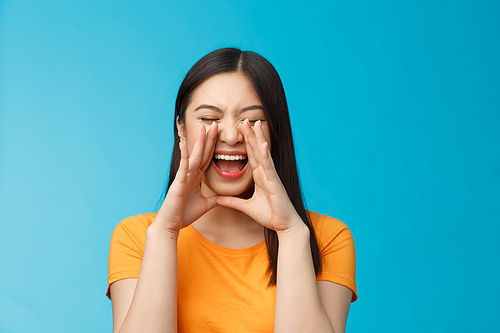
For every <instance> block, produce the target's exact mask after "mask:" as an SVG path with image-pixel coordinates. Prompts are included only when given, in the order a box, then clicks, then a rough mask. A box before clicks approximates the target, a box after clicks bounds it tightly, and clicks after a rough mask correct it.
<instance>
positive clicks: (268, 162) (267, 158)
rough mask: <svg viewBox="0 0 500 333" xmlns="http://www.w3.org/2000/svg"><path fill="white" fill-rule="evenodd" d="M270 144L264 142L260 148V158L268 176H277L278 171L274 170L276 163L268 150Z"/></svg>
mask: <svg viewBox="0 0 500 333" xmlns="http://www.w3.org/2000/svg"><path fill="white" fill-rule="evenodd" d="M268 146H269V144H268V143H267V142H264V143H263V144H262V145H261V146H260V158H261V164H262V166H263V167H264V171H265V173H266V176H268V177H269V176H273V177H274V176H275V175H276V170H275V169H274V163H273V159H272V157H271V152H270V151H269V149H268Z"/></svg>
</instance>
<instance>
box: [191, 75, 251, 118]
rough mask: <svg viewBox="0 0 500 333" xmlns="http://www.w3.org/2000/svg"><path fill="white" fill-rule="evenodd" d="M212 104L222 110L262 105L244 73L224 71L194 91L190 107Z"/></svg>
mask: <svg viewBox="0 0 500 333" xmlns="http://www.w3.org/2000/svg"><path fill="white" fill-rule="evenodd" d="M199 104H210V105H214V106H217V107H219V108H220V109H222V110H226V109H230V108H233V107H245V106H249V105H261V102H260V99H259V96H258V95H257V92H256V91H255V88H254V87H253V84H252V82H251V81H250V79H249V78H248V77H247V76H246V75H245V74H243V73H240V72H235V73H223V74H217V75H214V76H212V77H210V78H208V79H207V80H205V81H204V82H203V83H202V84H201V85H199V86H198V87H197V88H196V89H195V90H194V92H193V97H192V99H191V103H190V104H189V106H188V109H189V108H196V107H197V106H198V105H199Z"/></svg>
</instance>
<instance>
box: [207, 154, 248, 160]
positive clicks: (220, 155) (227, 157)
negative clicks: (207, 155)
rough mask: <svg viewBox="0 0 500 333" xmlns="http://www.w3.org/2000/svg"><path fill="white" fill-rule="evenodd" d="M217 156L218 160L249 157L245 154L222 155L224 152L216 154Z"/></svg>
mask: <svg viewBox="0 0 500 333" xmlns="http://www.w3.org/2000/svg"><path fill="white" fill-rule="evenodd" d="M215 158H216V159H218V160H226V161H235V160H244V159H246V158H247V157H246V156H245V155H222V154H215Z"/></svg>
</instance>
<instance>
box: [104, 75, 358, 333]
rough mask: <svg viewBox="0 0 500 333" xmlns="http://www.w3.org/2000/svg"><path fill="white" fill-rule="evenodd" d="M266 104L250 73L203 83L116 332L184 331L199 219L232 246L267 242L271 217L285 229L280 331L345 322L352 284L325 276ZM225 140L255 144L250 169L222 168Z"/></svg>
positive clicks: (119, 295) (119, 303)
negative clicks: (181, 247)
mask: <svg viewBox="0 0 500 333" xmlns="http://www.w3.org/2000/svg"><path fill="white" fill-rule="evenodd" d="M259 106H261V103H260V100H259V98H258V96H257V94H256V92H255V89H254V88H253V86H252V84H251V83H250V81H249V80H248V78H247V77H246V76H245V75H243V74H242V73H229V74H219V75H215V76H213V77H211V78H210V79H208V80H207V81H205V82H204V83H203V84H202V85H200V86H199V87H198V88H197V89H196V90H195V92H194V94H193V98H192V101H191V103H190V105H189V106H188V108H187V111H186V117H185V120H184V122H182V123H178V129H179V133H178V135H179V137H180V139H181V143H180V149H181V163H180V167H179V170H178V172H177V175H176V177H175V180H174V182H173V183H172V185H171V187H170V189H169V191H168V193H167V196H166V198H165V201H164V203H163V205H162V207H161V209H160V211H159V212H158V214H157V216H156V218H155V220H154V221H153V223H152V224H151V226H150V227H149V229H148V231H147V236H146V246H145V250H144V256H143V261H142V265H141V272H140V275H139V279H126V280H121V281H117V282H115V283H113V284H112V285H111V299H112V303H113V322H114V332H118V331H119V332H137V331H147V332H176V331H177V321H176V320H177V316H176V313H177V308H176V306H177V304H176V303H177V237H178V235H179V230H180V229H182V228H184V227H186V226H188V225H190V224H192V225H193V227H195V229H196V230H197V231H198V232H200V233H201V234H202V235H203V236H204V237H206V238H207V239H209V240H211V241H212V242H214V243H216V244H218V245H221V246H224V247H228V248H244V247H249V246H252V245H255V244H257V243H259V242H261V241H262V240H263V233H262V230H263V227H266V228H270V229H273V230H276V232H277V234H278V238H279V254H278V279H277V287H276V308H275V332H344V331H345V324H346V320H347V314H348V311H349V306H350V302H351V297H352V291H351V290H350V289H348V288H346V287H344V286H341V285H338V284H335V283H331V282H327V281H316V276H315V274H314V266H313V263H312V258H311V252H310V244H309V230H308V229H307V227H306V226H305V224H304V223H303V221H302V220H301V219H300V217H299V215H298V214H297V212H296V211H295V208H294V207H293V205H292V203H291V202H290V199H289V198H288V195H287V193H286V191H285V189H284V187H283V185H282V183H281V181H280V179H279V177H278V175H277V174H276V170H275V168H274V164H273V161H272V158H271V154H270V139H269V137H270V136H269V128H268V125H267V122H266V119H265V113H264V111H263V110H262V109H261V108H259ZM219 150H226V151H238V152H246V154H247V155H248V163H249V165H248V167H247V169H246V171H245V173H244V174H243V176H242V177H240V178H239V179H236V180H234V179H232V180H228V179H225V178H223V177H221V176H220V175H219V174H217V172H215V169H214V166H213V165H212V156H213V154H214V151H219ZM200 185H201V186H200ZM252 188H253V192H252ZM153 286H154V287H153Z"/></svg>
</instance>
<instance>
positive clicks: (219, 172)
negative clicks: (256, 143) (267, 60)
mask: <svg viewBox="0 0 500 333" xmlns="http://www.w3.org/2000/svg"><path fill="white" fill-rule="evenodd" d="M245 119H249V120H250V124H251V125H252V126H253V123H254V122H255V121H257V120H261V122H262V129H263V131H264V137H265V138H266V141H267V142H268V143H269V146H271V141H270V134H269V125H268V123H267V121H266V116H265V112H264V109H263V107H262V104H261V103H260V99H259V97H258V96H257V92H256V91H255V89H254V87H253V85H252V83H251V82H250V80H249V79H248V78H247V76H246V75H245V74H243V73H240V72H235V73H224V74H217V75H214V76H212V77H210V78H209V79H207V80H206V81H205V82H203V83H202V84H201V85H200V86H198V88H196V89H195V91H194V92H193V95H192V100H191V102H190V104H189V105H188V107H187V109H186V115H185V120H184V123H183V124H179V123H178V124H177V128H178V134H179V137H180V139H181V141H182V142H184V143H185V144H186V145H187V148H188V151H189V154H191V152H192V150H193V147H194V143H195V140H196V136H197V132H198V128H199V126H200V124H203V125H205V128H206V130H207V131H208V129H209V127H210V125H211V124H212V122H214V121H215V122H217V124H218V135H217V142H216V144H215V152H214V156H213V158H212V163H211V164H210V166H209V167H208V169H207V171H206V172H205V175H204V176H203V181H202V193H203V194H204V195H205V196H212V195H215V194H221V195H240V194H243V193H245V192H247V191H248V190H250V189H251V188H252V186H253V177H252V169H251V167H250V164H249V163H248V158H247V152H246V146H245V138H244V135H243V133H242V124H243V121H244V120H245Z"/></svg>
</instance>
